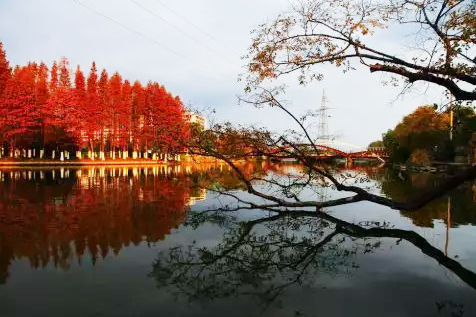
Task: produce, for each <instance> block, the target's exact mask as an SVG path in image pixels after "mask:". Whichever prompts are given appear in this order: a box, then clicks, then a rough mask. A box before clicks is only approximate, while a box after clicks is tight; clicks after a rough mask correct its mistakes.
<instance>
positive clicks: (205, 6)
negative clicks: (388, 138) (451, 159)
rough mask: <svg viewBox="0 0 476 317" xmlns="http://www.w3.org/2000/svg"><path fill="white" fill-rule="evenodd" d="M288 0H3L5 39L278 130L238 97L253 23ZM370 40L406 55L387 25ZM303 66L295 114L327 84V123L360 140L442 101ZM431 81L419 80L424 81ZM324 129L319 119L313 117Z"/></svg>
mask: <svg viewBox="0 0 476 317" xmlns="http://www.w3.org/2000/svg"><path fill="white" fill-rule="evenodd" d="M290 2H292V1H291V0H240V1H231V0H227V1H223V0H174V1H170V0H0V41H1V42H3V44H4V49H5V50H6V53H7V58H8V60H9V61H10V63H11V65H12V66H13V65H16V64H21V65H24V64H26V63H27V62H28V61H36V62H40V61H43V62H45V63H47V64H48V65H51V64H52V62H53V61H54V60H58V59H59V58H61V57H62V56H65V57H67V58H68V59H69V61H70V63H71V67H72V68H73V69H75V68H76V66H77V65H78V64H79V65H80V66H81V68H82V70H83V71H84V73H85V75H86V76H87V73H88V72H89V69H90V67H91V63H92V61H95V62H96V64H97V67H98V68H99V69H102V68H105V69H106V70H107V71H108V73H109V74H112V73H113V72H115V71H118V72H119V73H120V74H121V75H122V76H123V78H124V79H129V80H131V81H133V80H136V79H138V80H140V81H141V82H142V83H146V82H147V81H149V80H152V81H157V82H158V83H159V84H162V85H164V86H165V87H166V88H167V90H169V91H170V92H171V93H172V94H174V95H179V96H180V97H181V99H182V100H183V101H184V102H185V104H187V105H189V104H190V105H192V106H193V107H194V108H197V109H212V108H213V109H215V114H214V116H215V118H216V119H217V120H220V121H223V120H227V121H231V122H234V123H241V124H253V125H259V126H264V127H267V128H269V129H270V130H272V131H281V130H283V129H286V128H296V127H295V126H292V125H291V122H290V120H289V119H288V118H286V117H285V115H284V114H282V113H280V112H279V111H278V110H275V109H255V108H253V107H252V106H249V105H238V101H237V98H236V95H242V94H243V93H244V92H243V85H244V84H243V83H241V82H238V81H237V78H238V75H239V74H240V73H243V72H244V71H245V69H244V64H245V61H244V60H242V59H241V58H240V57H241V56H243V55H244V54H246V50H247V47H248V46H249V44H250V43H251V35H250V32H251V30H252V29H254V28H256V27H257V25H258V24H260V23H264V22H266V21H270V20H272V19H273V18H274V17H275V16H276V15H277V14H278V13H280V12H283V11H285V10H287V9H288V8H289V3H290ZM384 32H387V33H382V34H377V35H376V36H375V37H374V38H373V39H372V41H373V43H375V44H377V45H379V47H380V48H384V49H387V50H389V51H391V52H392V53H393V52H395V50H401V54H405V45H404V44H405V43H404V42H405V39H406V38H405V37H402V35H404V34H399V32H390V31H384ZM296 76H297V75H289V76H288V78H285V80H286V83H288V84H290V85H291V87H290V89H289V93H288V94H287V95H286V96H285V99H286V100H287V101H289V103H290V109H291V110H292V111H293V112H294V113H297V114H302V113H304V112H306V111H308V110H316V109H318V108H319V107H320V104H321V96H322V91H323V90H324V89H325V91H326V95H327V99H328V107H329V108H331V109H330V110H329V115H330V117H329V122H328V125H329V132H330V133H331V134H334V135H337V136H338V138H339V140H341V141H343V142H349V143H353V144H356V145H360V146H367V144H368V143H370V142H371V141H374V140H376V139H379V138H380V136H381V134H382V133H383V132H385V131H387V130H388V129H389V128H393V127H394V126H395V125H396V124H397V123H398V122H399V121H400V120H401V119H402V117H403V116H404V115H406V114H408V113H410V112H412V111H413V110H414V109H415V108H416V107H418V106H420V105H422V104H426V103H440V102H441V101H442V93H441V91H439V90H429V91H426V93H425V94H420V93H414V94H410V95H407V96H405V97H404V99H402V98H398V95H399V92H400V90H399V89H398V88H394V87H388V86H384V85H382V79H383V78H382V75H381V74H378V73H374V74H370V73H369V71H368V70H365V69H360V70H358V71H354V72H350V73H347V74H343V73H342V72H341V71H340V70H335V69H333V68H329V67H327V68H326V77H325V79H324V81H322V82H316V83H312V84H310V85H309V86H306V87H299V86H297V85H296V84H295V83H296V80H295V79H296ZM423 89H425V87H422V90H423ZM315 129H316V133H317V124H316V125H315Z"/></svg>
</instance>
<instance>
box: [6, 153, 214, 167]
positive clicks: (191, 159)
mask: <svg viewBox="0 0 476 317" xmlns="http://www.w3.org/2000/svg"><path fill="white" fill-rule="evenodd" d="M190 163H193V164H203V163H206V164H210V163H223V162H222V161H220V160H218V159H215V158H210V157H205V156H198V155H194V156H191V155H183V156H181V157H180V159H179V160H167V161H165V160H153V159H144V158H140V159H129V158H128V159H115V160H113V159H105V160H99V159H98V160H91V159H74V160H63V161H61V160H45V159H11V158H5V159H0V167H2V166H5V167H15V166H45V167H46V166H101V165H118V166H119V165H131V166H132V165H141V166H147V165H148V166H156V165H178V164H190Z"/></svg>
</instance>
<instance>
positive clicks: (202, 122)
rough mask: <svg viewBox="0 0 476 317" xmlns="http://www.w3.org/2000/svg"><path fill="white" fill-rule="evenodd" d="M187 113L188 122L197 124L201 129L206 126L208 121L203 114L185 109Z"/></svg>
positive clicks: (204, 128)
mask: <svg viewBox="0 0 476 317" xmlns="http://www.w3.org/2000/svg"><path fill="white" fill-rule="evenodd" d="M187 115H188V117H189V121H190V123H196V124H198V125H199V126H200V127H201V128H202V129H203V130H206V129H207V128H208V122H207V118H205V116H203V115H201V114H199V113H197V112H194V111H187Z"/></svg>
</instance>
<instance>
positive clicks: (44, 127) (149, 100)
mask: <svg viewBox="0 0 476 317" xmlns="http://www.w3.org/2000/svg"><path fill="white" fill-rule="evenodd" d="M187 122H188V121H187V120H186V112H185V110H184V106H183V103H182V101H181V100H180V98H179V97H176V96H173V95H172V94H170V93H169V92H168V91H167V90H166V89H165V87H164V86H161V85H159V84H158V83H156V82H149V83H147V84H146V85H143V84H142V83H141V82H139V81H135V82H130V81H129V80H125V79H123V78H122V76H121V75H120V74H119V73H117V72H116V73H114V74H112V75H111V76H110V75H109V74H108V72H107V71H106V70H102V71H100V72H99V71H98V70H97V68H96V64H95V63H94V62H93V63H92V66H91V68H90V70H89V72H88V73H87V74H86V75H85V74H84V73H83V71H82V70H81V68H80V67H79V66H78V67H77V68H76V70H75V71H74V73H73V72H72V70H71V67H70V65H69V62H68V60H67V59H66V58H62V59H61V60H60V61H59V62H55V63H53V65H51V67H48V66H47V65H45V64H44V63H40V64H37V63H34V62H32V63H28V65H25V66H15V67H14V68H13V69H12V68H10V66H9V63H8V60H7V58H6V54H5V51H4V50H3V47H2V44H1V43H0V142H2V143H3V146H0V148H1V147H3V148H4V153H3V155H7V152H10V153H11V152H13V151H15V150H17V151H18V150H22V151H24V150H23V149H31V150H33V149H35V150H36V151H35V152H34V153H35V155H34V156H36V157H38V155H39V153H40V150H45V153H44V157H51V156H52V152H53V151H78V150H83V151H86V152H87V151H90V152H99V151H101V152H105V153H106V155H111V154H110V153H112V152H116V151H122V152H124V151H128V152H131V151H139V152H144V151H156V152H162V153H171V152H177V151H179V150H181V144H182V142H181V141H182V140H184V138H186V137H187V135H188V134H189V132H188V131H189V130H190V129H189V128H188V124H187ZM57 155H58V154H57Z"/></svg>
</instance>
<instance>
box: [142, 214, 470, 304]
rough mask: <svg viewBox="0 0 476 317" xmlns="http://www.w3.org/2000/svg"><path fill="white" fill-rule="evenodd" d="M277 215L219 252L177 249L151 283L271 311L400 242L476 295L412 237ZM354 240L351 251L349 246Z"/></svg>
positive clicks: (454, 265)
mask: <svg viewBox="0 0 476 317" xmlns="http://www.w3.org/2000/svg"><path fill="white" fill-rule="evenodd" d="M268 210H269V211H273V210H274V209H273V208H269V209H268ZM276 212H279V213H278V214H276V213H275V214H274V215H270V216H263V217H260V218H258V219H255V220H251V221H246V222H242V223H238V224H237V225H236V226H235V228H231V229H229V231H228V232H227V233H225V235H224V236H223V240H222V241H221V242H220V243H219V244H218V245H217V246H216V247H214V248H199V247H195V246H193V245H192V246H190V247H189V248H173V249H171V250H170V252H169V253H168V254H162V255H161V256H160V257H159V258H158V259H157V261H156V262H155V263H154V270H153V272H152V273H151V276H154V277H155V278H156V279H157V282H158V283H159V285H173V286H175V287H176V288H177V290H179V292H180V293H183V294H186V295H188V296H190V297H191V298H192V299H206V300H213V299H215V298H221V297H228V296H238V295H251V296H258V297H259V298H260V299H262V300H264V304H265V307H267V306H268V305H269V304H270V303H271V302H272V301H274V300H276V299H277V298H278V297H279V296H280V295H281V294H282V292H283V291H284V290H285V289H287V288H288V287H290V286H292V285H295V284H301V283H304V282H306V283H312V282H311V281H316V280H317V279H316V276H317V275H319V274H320V273H323V272H327V273H332V274H336V273H337V272H338V271H339V267H341V266H342V267H345V266H348V265H350V266H351V267H352V268H354V269H355V268H357V267H358V265H357V264H355V263H354V262H352V261H350V262H349V261H348V260H347V259H349V257H352V256H353V254H355V253H356V252H364V253H366V252H371V251H372V250H373V249H375V248H378V247H379V246H380V242H379V241H378V240H376V241H375V240H370V241H369V240H367V239H368V238H394V239H398V240H399V241H400V240H406V241H408V242H410V243H411V244H413V245H414V246H415V247H417V248H418V249H420V250H421V251H422V252H423V253H424V254H425V255H427V256H429V257H431V258H433V259H435V260H436V261H437V262H438V263H439V264H440V265H442V266H444V267H445V268H447V269H449V270H450V271H452V272H454V273H455V274H456V275H457V276H458V277H460V278H461V280H463V281H464V282H466V283H467V284H468V285H469V286H471V287H473V288H475V289H476V274H475V273H474V272H472V271H470V270H468V269H466V268H464V267H463V266H462V265H461V264H460V263H458V262H457V261H455V260H453V259H450V258H448V257H447V256H445V255H444V254H443V252H441V251H440V250H439V249H437V248H435V247H433V246H432V245H431V244H430V243H428V241H427V240H425V239H424V238H423V237H422V236H420V235H419V234H417V233H416V232H414V231H407V230H399V229H392V228H387V224H385V223H372V224H370V223H368V224H367V225H372V226H373V227H370V228H365V227H363V226H360V225H356V224H353V223H349V222H346V221H343V220H341V219H338V218H335V217H333V216H331V215H329V214H326V213H323V212H320V211H310V210H297V211H296V210H294V211H288V210H282V209H280V210H276ZM202 216H203V217H204V218H203V219H204V221H206V218H207V217H206V215H204V214H202ZM263 226H264V227H263ZM304 228H307V229H306V230H305V231H306V232H308V234H304V231H303V229H304ZM298 232H300V233H299V234H297V233H298ZM349 237H351V239H352V245H349V244H346V243H343V241H345V239H347V238H349ZM355 239H357V240H355ZM361 239H364V243H363V244H360V243H359V240H361Z"/></svg>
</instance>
